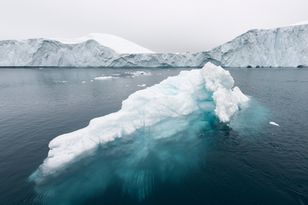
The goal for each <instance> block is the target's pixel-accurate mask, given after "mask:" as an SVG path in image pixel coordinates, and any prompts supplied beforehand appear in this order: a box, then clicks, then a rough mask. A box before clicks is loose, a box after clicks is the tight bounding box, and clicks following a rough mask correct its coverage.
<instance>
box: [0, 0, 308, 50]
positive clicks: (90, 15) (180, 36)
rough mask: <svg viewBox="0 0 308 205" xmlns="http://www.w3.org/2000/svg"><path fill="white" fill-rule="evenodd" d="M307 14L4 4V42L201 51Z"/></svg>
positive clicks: (148, 3)
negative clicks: (111, 43)
mask: <svg viewBox="0 0 308 205" xmlns="http://www.w3.org/2000/svg"><path fill="white" fill-rule="evenodd" d="M307 10H308V1H307V0H0V25H1V32H0V39H15V38H18V39H20V38H33V37H42V36H45V37H78V36H82V35H85V34H87V33H92V32H101V33H110V34H115V35H118V36H121V37H124V38H126V39H128V40H131V41H134V42H136V43H138V44H140V45H142V46H144V47H148V48H150V49H152V50H154V51H164V52H167V51H200V50H207V49H209V48H212V47H214V46H217V45H219V44H221V43H223V42H225V41H228V40H231V39H232V38H233V37H235V36H236V35H239V34H241V33H242V32H245V31H247V30H248V29H251V28H269V27H276V26H282V25H288V24H293V23H296V22H298V21H305V20H308V12H307Z"/></svg>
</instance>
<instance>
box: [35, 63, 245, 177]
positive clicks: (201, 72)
mask: <svg viewBox="0 0 308 205" xmlns="http://www.w3.org/2000/svg"><path fill="white" fill-rule="evenodd" d="M248 101H249V98H248V97H247V96H245V95H244V94H243V93H242V92H241V91H240V89H239V88H238V87H234V80H233V78H232V77H231V75H230V73H229V72H228V71H226V70H224V69H223V68H221V67H217V66H215V65H213V64H210V63H208V64H207V65H205V66H204V68H203V69H195V70H191V71H182V72H181V73H180V74H179V75H178V76H175V77H169V78H168V79H166V80H164V81H162V82H161V83H160V84H157V85H154V86H152V87H149V88H146V89H144V90H139V91H137V92H135V93H133V94H132V95H130V96H129V97H128V98H127V99H126V100H125V101H123V102H122V108H121V109H120V110H119V111H118V112H115V113H111V114H109V115H106V116H103V117H99V118H96V119H93V120H91V121H90V123H89V125H88V126H87V127H85V128H82V129H80V130H77V131H74V132H71V133H68V134H64V135H61V136H58V137H56V138H54V139H53V140H52V141H51V142H50V143H49V148H50V151H49V153H48V157H47V158H46V159H45V161H44V163H43V164H42V165H41V166H40V168H39V169H38V171H37V172H36V173H35V174H34V175H33V177H34V179H35V180H36V181H41V180H44V178H45V177H47V176H49V175H53V174H55V173H57V172H59V171H61V170H62V168H64V167H67V166H69V165H71V163H73V162H75V161H78V160H79V159H81V158H82V157H83V156H84V155H87V154H89V153H91V152H92V153H93V151H95V149H96V148H98V147H99V146H100V145H103V144H105V143H108V142H111V141H114V140H116V139H117V138H125V137H128V138H131V137H132V135H133V134H134V133H136V132H138V130H140V129H148V130H151V133H152V135H153V136H155V138H154V140H155V139H157V140H158V139H162V138H167V137H171V136H174V135H175V134H176V133H178V132H181V131H183V130H186V129H188V128H189V127H190V126H192V125H195V124H198V123H197V122H196V119H200V116H199V115H201V116H202V117H201V118H202V121H203V123H202V124H204V123H205V122H207V121H211V120H213V118H214V119H216V118H217V120H219V121H221V122H222V123H228V122H230V120H231V119H232V117H233V116H234V115H235V114H236V113H237V112H238V111H239V110H240V108H243V106H245V105H246V103H247V102H248ZM197 113H198V114H197ZM196 114H197V115H196ZM196 116H198V117H196ZM194 122H195V123H194ZM145 137H148V136H145ZM102 163H103V162H102Z"/></svg>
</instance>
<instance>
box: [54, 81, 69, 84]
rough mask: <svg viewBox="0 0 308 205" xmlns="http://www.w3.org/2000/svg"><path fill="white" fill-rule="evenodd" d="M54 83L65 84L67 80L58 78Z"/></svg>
mask: <svg viewBox="0 0 308 205" xmlns="http://www.w3.org/2000/svg"><path fill="white" fill-rule="evenodd" d="M56 83H63V84H65V83H67V81H66V80H60V81H56Z"/></svg>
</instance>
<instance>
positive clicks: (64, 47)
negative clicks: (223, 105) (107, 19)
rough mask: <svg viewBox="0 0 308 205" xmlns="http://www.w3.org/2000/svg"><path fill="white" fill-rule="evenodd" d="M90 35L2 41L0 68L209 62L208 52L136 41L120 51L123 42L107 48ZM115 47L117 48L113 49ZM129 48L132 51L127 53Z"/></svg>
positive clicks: (173, 64)
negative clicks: (167, 49) (157, 49)
mask: <svg viewBox="0 0 308 205" xmlns="http://www.w3.org/2000/svg"><path fill="white" fill-rule="evenodd" d="M90 37H91V36H90ZM90 37H86V38H82V39H84V40H85V41H81V40H80V42H79V40H73V41H68V40H62V39H59V40H52V39H44V38H39V39H28V40H20V41H17V40H4V41H0V67H109V68H111V67H119V68H121V67H132V68H135V67H162V68H164V67H202V66H203V65H204V64H205V63H206V62H208V60H207V55H205V54H203V53H182V54H174V53H152V52H150V51H148V50H145V49H141V48H139V47H138V46H136V45H134V44H133V45H134V46H132V45H131V44H124V47H123V50H120V51H119V47H121V46H122V45H123V44H121V43H118V42H114V44H116V45H117V46H116V47H115V46H112V47H106V46H104V44H103V45H102V44H101V43H100V42H101V41H102V40H101V39H100V40H98V38H94V39H88V38H90ZM103 37H105V36H103ZM71 43H72V44H71ZM105 44H107V45H111V44H112V43H109V44H108V43H105ZM118 44H119V45H118ZM114 47H115V49H116V50H113V49H112V48H114ZM128 47H129V48H128ZM135 47H137V48H135ZM116 51H119V52H121V53H118V52H116ZM128 51H131V52H132V53H126V52H128ZM122 52H124V53H122ZM140 52H145V53H140Z"/></svg>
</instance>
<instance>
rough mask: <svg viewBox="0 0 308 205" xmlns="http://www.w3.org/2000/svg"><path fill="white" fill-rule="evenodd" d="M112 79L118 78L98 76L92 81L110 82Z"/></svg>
mask: <svg viewBox="0 0 308 205" xmlns="http://www.w3.org/2000/svg"><path fill="white" fill-rule="evenodd" d="M113 78H118V77H112V76H99V77H95V78H94V80H111V79H113Z"/></svg>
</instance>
